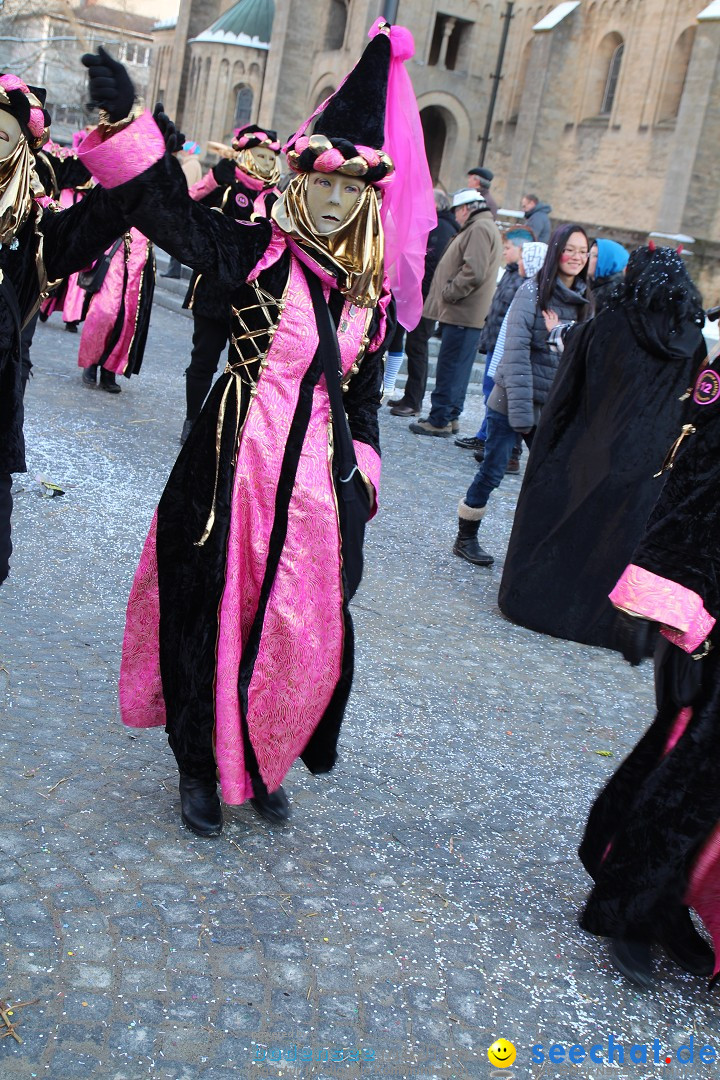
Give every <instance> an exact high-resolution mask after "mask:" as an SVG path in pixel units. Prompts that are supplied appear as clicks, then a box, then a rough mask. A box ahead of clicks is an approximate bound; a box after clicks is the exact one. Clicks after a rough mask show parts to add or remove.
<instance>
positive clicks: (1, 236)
mask: <svg viewBox="0 0 720 1080" xmlns="http://www.w3.org/2000/svg"><path fill="white" fill-rule="evenodd" d="M35 194H38V195H39V194H43V195H44V194H45V192H44V190H43V188H42V185H41V183H40V178H39V177H38V175H37V173H36V172H35V164H34V161H33V156H32V153H31V152H30V147H29V146H28V142H27V139H26V138H25V136H24V135H23V136H22V138H21V139H20V142H19V143H18V144H17V146H16V147H15V149H14V150H13V152H12V154H11V155H10V157H8V158H5V160H4V161H0V244H8V243H10V242H11V241H12V240H14V239H15V235H16V233H17V232H18V231H19V229H20V228H21V226H22V225H23V224H24V222H25V221H26V220H27V218H28V215H29V213H30V210H31V209H32V201H33V195H35Z"/></svg>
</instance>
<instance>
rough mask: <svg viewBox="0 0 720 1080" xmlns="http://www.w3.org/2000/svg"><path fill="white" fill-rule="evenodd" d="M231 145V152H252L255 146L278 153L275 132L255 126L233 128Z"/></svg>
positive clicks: (278, 146) (278, 144) (278, 148)
mask: <svg viewBox="0 0 720 1080" xmlns="http://www.w3.org/2000/svg"><path fill="white" fill-rule="evenodd" d="M232 144H233V150H254V149H255V147H256V146H262V147H264V149H266V150H272V151H273V153H275V154H279V153H280V140H279V139H278V137H277V131H272V130H271V129H270V128H263V127H259V126H258V125H257V124H246V125H245V127H239V128H235V130H234V131H233V140H232Z"/></svg>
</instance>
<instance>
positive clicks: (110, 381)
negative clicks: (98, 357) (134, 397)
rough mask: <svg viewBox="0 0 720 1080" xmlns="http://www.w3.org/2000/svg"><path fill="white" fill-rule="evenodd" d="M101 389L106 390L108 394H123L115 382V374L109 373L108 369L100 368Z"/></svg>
mask: <svg viewBox="0 0 720 1080" xmlns="http://www.w3.org/2000/svg"><path fill="white" fill-rule="evenodd" d="M100 389H101V390H106V391H107V393H108V394H121V393H122V390H121V389H120V387H119V386H118V384H117V382H116V381H115V372H114V371H107V370H106V368H104V367H101V368H100Z"/></svg>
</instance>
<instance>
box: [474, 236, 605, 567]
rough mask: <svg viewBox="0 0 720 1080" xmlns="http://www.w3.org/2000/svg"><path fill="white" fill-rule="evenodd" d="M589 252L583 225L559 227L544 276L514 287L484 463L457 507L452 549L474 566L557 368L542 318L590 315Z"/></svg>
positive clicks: (482, 557) (487, 559) (483, 562)
mask: <svg viewBox="0 0 720 1080" xmlns="http://www.w3.org/2000/svg"><path fill="white" fill-rule="evenodd" d="M589 247H590V244H589V241H588V237H587V234H586V232H585V230H584V229H583V228H581V226H579V225H561V226H560V227H559V228H558V229H556V230H555V232H554V233H553V235H552V237H551V238H550V245H549V247H548V253H547V257H546V259H545V263H544V265H543V268H542V270H540V272H539V274H538V275H537V277H536V278H533V279H531V280H530V281H526V282H525V284H524V285H521V286H520V288H519V289H518V291H517V293H516V294H515V299H514V300H513V302H512V304H511V306H510V310H509V312H508V322H507V331H506V338H505V349H504V352H503V357H502V360H501V362H500V366H499V368H498V370H497V371H496V373H495V387H494V389H493V391H492V393H491V394H490V397H489V398H488V403H487V423H488V428H487V441H486V443H485V457H484V458H483V462H482V464H481V466H480V468H479V469H478V471H477V473H476V474H475V479H474V480H473V482H472V484H471V485H470V487H469V488H468V490H467V494H466V495H465V498H464V499H461V500H460V505H459V507H458V518H459V522H458V535H457V538H456V540H455V544H454V546H453V551H454V553H455V554H456V555H459V556H460V558H462V559H465V560H466V561H467V562H471V563H474V564H475V565H476V566H491V565H492V563H493V562H494V559H493V557H492V555H489V554H488V553H487V551H484V550H483V548H481V547H480V545H479V544H478V539H477V537H478V530H479V528H480V522H481V521H482V519H483V517H484V516H485V511H486V508H487V503H488V499H489V498H490V495H491V494H492V492H493V491H494V490H495V488H496V487H499V485H500V483H501V481H502V478H503V476H504V475H505V470H506V469H507V466H508V462H509V460H510V455H511V454H512V450H513V446H514V445H515V440H516V438H517V435H518V434H520V435H522V437H523V439H524V440H525V442H526V443H527V445H528V446H530V445H531V443H532V435H533V432H534V430H535V426H536V424H537V422H538V420H539V418H540V410H541V409H542V407H543V405H544V404H545V401H546V400H547V397H548V394H549V392H550V387H551V386H552V382H553V379H554V377H555V372H556V370H557V366H558V355H557V353H556V352H555V351H554V350H551V349H550V347H549V345H548V330H547V327H546V325H545V312H553V313H554V314H555V315H557V317H558V318H559V320H560V321H561V322H566V323H570V322H580V321H582V320H583V319H584V318H586V317H587V315H588V313H589V304H588V301H587V299H586V296H585V293H586V277H587V262H588V254H589Z"/></svg>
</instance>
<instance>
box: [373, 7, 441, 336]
mask: <svg viewBox="0 0 720 1080" xmlns="http://www.w3.org/2000/svg"><path fill="white" fill-rule="evenodd" d="M385 25H386V24H385V20H384V19H383V18H379V19H377V20H376V22H374V23H373V25H372V26H371V27H370V32H369V34H368V37H370V38H374V37H375V35H376V34H378V33H379V32H380V29H381V28H382V27H383V26H385ZM390 53H391V59H390V72H389V75H388V93H387V105H386V110H385V146H384V148H383V149H384V150H385V151H386V153H388V154H389V155H390V157H391V158H392V160H393V162H394V164H395V174H394V176H393V180H392V183H390V184H388V185H387V187H385V185H383V201H382V209H381V211H380V217H381V219H382V222H383V228H384V230H385V270H386V272H387V275H388V277H389V279H390V287H391V289H392V291H393V296H394V297H395V302H396V304H397V314H398V320H399V322H400V323H401V325H402V326H404V327H405V329H406V330H414V329H415V327H416V326H417V324H418V322H419V321H420V316H421V315H422V308H423V298H422V291H421V286H422V279H423V275H424V273H425V251H426V249H427V238H428V233H429V232H430V231H431V229H434V228H435V226H436V225H437V213H436V211H435V198H434V195H433V186H432V180H431V178H430V169H429V168H428V163H427V155H426V153H425V139H424V137H423V130H422V125H421V123H420V113H419V112H418V107H417V101H416V98H415V91H414V90H413V85H412V82H411V81H410V76H409V74H408V72H407V70H406V68H405V65H404V61H405V60H409V59H410V57H411V56H413V55H414V53H415V42H414V41H413V36H412V34H411V33H410V31H409V30H407V29H405V27H404V26H392V27H391V28H390Z"/></svg>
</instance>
